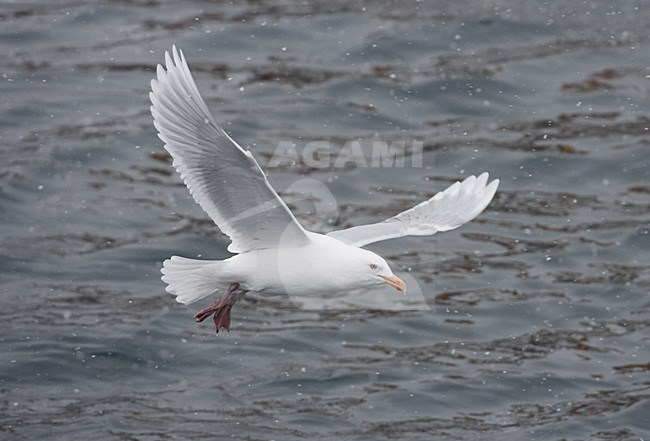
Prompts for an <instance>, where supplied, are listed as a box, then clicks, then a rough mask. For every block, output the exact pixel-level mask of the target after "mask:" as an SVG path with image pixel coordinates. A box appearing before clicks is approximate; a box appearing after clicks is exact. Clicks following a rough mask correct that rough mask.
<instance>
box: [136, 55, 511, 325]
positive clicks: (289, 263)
mask: <svg viewBox="0 0 650 441" xmlns="http://www.w3.org/2000/svg"><path fill="white" fill-rule="evenodd" d="M165 65H166V66H165V67H163V66H161V65H158V68H157V78H156V79H153V80H152V81H151V92H150V94H149V96H150V98H151V103H152V106H151V113H152V115H153V119H154V125H155V127H156V129H157V130H158V136H159V137H160V139H161V140H162V141H163V142H164V143H165V149H166V150H167V151H168V152H169V154H170V155H171V157H172V158H173V166H174V167H175V168H176V170H177V171H178V173H179V174H180V175H181V178H182V179H183V182H184V183H185V185H186V186H187V188H188V189H189V191H190V193H191V195H192V197H193V198H194V200H195V201H196V202H197V203H198V204H199V205H200V206H201V208H203V210H204V211H205V212H206V213H207V214H208V216H210V217H211V218H212V220H213V221H214V222H215V224H217V226H218V227H219V228H220V229H221V231H222V232H223V233H225V234H226V235H228V237H229V238H230V240H231V243H230V245H229V246H228V251H230V252H232V253H234V256H232V257H230V258H228V259H225V260H195V259H188V258H184V257H179V256H173V257H172V258H170V259H168V260H166V261H165V262H164V263H163V268H162V270H161V271H162V274H163V276H162V280H163V281H164V282H165V283H166V284H167V288H166V290H167V292H169V293H171V294H173V295H175V296H176V301H178V302H180V303H183V304H190V303H193V302H196V301H198V300H200V299H203V298H205V297H208V296H210V295H211V294H214V293H215V292H222V293H223V294H222V295H221V296H220V297H219V298H218V299H217V300H215V301H214V302H212V303H210V304H209V305H208V306H207V307H205V308H204V309H202V310H201V311H199V312H198V313H197V314H196V315H195V316H194V317H195V318H196V320H197V321H199V322H201V321H203V320H205V319H206V318H208V317H210V316H213V319H214V324H215V327H216V330H217V333H218V332H219V329H221V328H224V329H226V330H230V312H231V309H232V306H233V305H234V304H235V302H237V301H238V300H239V299H240V298H241V297H242V296H243V295H244V294H245V293H247V292H248V291H253V292H257V293H262V294H264V293H273V294H284V293H287V294H291V293H301V294H306V295H316V296H318V295H326V294H328V293H332V292H341V291H349V290H357V289H372V288H373V287H375V288H376V287H379V286H384V284H388V285H390V286H391V287H393V288H395V289H396V290H397V291H399V292H401V293H404V294H405V293H406V283H404V281H403V280H402V279H400V278H399V277H397V276H396V275H395V274H393V272H392V271H391V269H390V267H389V266H388V264H387V263H386V261H385V260H384V259H383V258H381V257H380V256H378V255H377V254H375V253H373V252H371V251H369V250H365V249H363V248H362V247H363V246H364V245H368V244H371V243H373V242H378V241H382V240H386V239H392V238H397V237H403V236H427V235H431V234H434V233H436V232H438V231H448V230H452V229H454V228H457V227H459V226H461V225H462V224H464V223H466V222H469V221H470V220H472V219H474V218H475V217H476V216H478V215H479V213H481V212H482V211H483V210H484V209H485V207H486V206H487V205H488V204H489V203H490V201H491V200H492V198H493V196H494V194H495V192H496V190H497V186H498V185H499V180H498V179H495V180H493V181H492V182H490V183H489V184H488V174H487V173H483V174H481V175H480V176H479V177H475V176H470V177H468V178H466V179H465V180H464V181H463V182H456V183H455V184H453V185H451V186H450V187H449V188H447V189H446V190H444V191H442V192H440V193H437V194H436V195H435V196H433V197H432V198H431V199H429V200H426V201H424V202H421V203H420V204H418V205H416V206H415V207H413V208H411V209H409V210H406V211H404V212H402V213H400V214H398V215H396V216H394V217H391V218H390V219H387V220H385V221H383V222H378V223H374V224H369V225H361V226H357V227H352V228H348V229H345V230H339V231H332V232H330V233H327V234H319V233H314V232H311V231H307V230H305V229H304V228H303V227H302V226H301V225H300V223H299V222H298V221H297V220H296V218H295V217H294V215H293V214H292V213H291V211H290V210H289V208H288V207H287V205H286V204H285V203H284V201H283V200H282V199H281V198H280V196H278V194H277V192H276V191H275V190H274V189H273V187H271V184H270V183H269V181H268V180H267V178H266V175H265V174H264V172H263V171H262V169H261V168H260V166H259V164H258V163H257V161H256V160H255V158H254V157H253V155H252V154H251V153H250V152H249V151H248V150H244V149H243V148H241V147H240V146H239V145H238V144H237V143H236V142H235V141H234V140H233V139H232V138H231V137H230V136H228V134H227V133H226V132H225V131H224V130H223V128H221V126H220V125H219V124H217V122H216V121H215V120H214V118H213V117H212V115H211V114H210V111H209V110H208V108H207V106H206V104H205V101H204V100H203V98H202V97H201V94H200V93H199V90H198V88H197V87H196V84H195V82H194V79H193V77H192V74H191V73H190V70H189V67H188V65H187V62H186V61H185V57H184V55H183V52H182V51H178V50H177V49H176V46H174V47H173V48H172V54H171V55H170V54H169V53H168V52H165Z"/></svg>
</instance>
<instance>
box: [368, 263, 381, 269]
mask: <svg viewBox="0 0 650 441" xmlns="http://www.w3.org/2000/svg"><path fill="white" fill-rule="evenodd" d="M377 268H379V267H378V266H377V265H375V264H374V263H371V264H370V269H371V270H376V269H377Z"/></svg>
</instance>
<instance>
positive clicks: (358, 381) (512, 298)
mask: <svg viewBox="0 0 650 441" xmlns="http://www.w3.org/2000/svg"><path fill="white" fill-rule="evenodd" d="M101 3H103V2H96V3H92V2H85V1H57V2H45V1H43V2H36V1H27V2H2V3H0V48H1V50H0V66H1V69H0V94H1V95H0V97H1V99H0V104H1V106H0V158H1V160H0V220H1V224H2V230H1V235H0V278H1V280H2V284H1V289H2V297H1V305H0V320H1V321H2V323H3V327H2V333H1V336H0V345H1V346H0V348H1V349H0V351H1V354H2V356H1V357H0V438H1V439H3V440H34V439H69V440H87V439H101V440H188V439H239V440H270V439H275V440H301V439H318V440H330V439H331V440H378V439H396V440H429V439H439V440H466V439H471V440H473V439H484V440H587V439H595V440H626V441H627V440H640V439H649V438H650V416H649V415H650V376H649V372H650V353H649V348H648V346H649V343H650V330H649V328H650V297H649V288H650V259H649V257H650V253H649V249H650V234H648V230H649V225H650V179H649V178H650V173H649V169H648V164H649V163H650V68H649V65H648V60H650V44H649V43H650V38H649V37H650V34H649V33H648V29H650V7H648V6H649V5H648V3H647V2H643V1H629V2H622V1H621V2H609V1H603V0H598V1H587V2H582V1H565V2H552V4H551V5H547V4H544V3H543V2H536V1H532V0H527V1H526V0H525V1H523V2H520V1H517V2H515V1H485V2H484V1H472V2H458V1H436V2H397V1H395V2H391V1H382V2H368V3H359V2H345V1H334V2H329V1H327V2H326V1H317V2H287V1H274V0H268V1H267V0H263V1H254V2H253V1H251V2H242V3H237V4H234V5H226V4H224V5H220V4H215V3H213V2H197V1H193V2H182V3H181V2H164V1H155V0H154V1H135V0H133V1H117V2H110V3H109V2H106V3H107V4H106V5H103V6H102V5H101ZM173 43H175V44H177V45H178V46H179V47H181V48H182V49H183V50H184V51H185V54H186V56H187V58H188V60H189V62H190V66H191V67H192V69H193V71H194V73H195V77H196V79H197V82H198V83H199V88H200V89H201V90H202V92H203V93H204V95H205V97H206V100H207V102H208V105H209V106H210V108H211V109H212V111H213V113H214V114H215V116H216V117H217V119H218V120H219V121H221V122H223V124H224V126H225V127H226V129H227V130H228V131H230V132H231V133H232V135H233V136H234V137H235V138H236V139H238V140H239V141H240V143H241V144H242V145H245V146H248V147H250V149H251V150H252V151H253V152H254V154H255V155H256V157H257V158H258V160H259V161H260V163H261V164H262V165H263V166H265V165H266V164H267V163H268V161H269V159H270V158H271V157H272V155H273V153H274V151H275V149H276V147H277V146H278V144H279V143H280V142H283V141H292V142H295V143H296V144H297V145H298V146H301V145H304V144H305V143H307V142H309V141H312V140H327V141H331V142H333V145H335V146H337V148H339V149H340V148H341V146H342V145H343V144H344V143H345V142H346V141H348V140H353V139H358V138H360V139H372V138H380V139H385V140H394V139H416V140H421V141H422V142H423V150H424V153H423V158H422V159H423V165H422V167H411V166H407V167H401V168H400V167H389V168H372V167H345V168H334V167H332V168H327V169H319V168H310V167H307V166H304V167H301V166H300V164H290V163H289V162H288V161H284V162H283V163H282V164H280V166H278V167H269V168H267V170H268V173H269V179H270V180H271V182H272V183H273V184H274V185H275V186H276V188H278V189H279V190H284V189H288V188H289V189H291V188H292V187H291V186H292V184H294V183H296V182H303V181H300V180H304V179H306V178H309V179H316V180H318V181H321V182H322V183H323V184H325V185H326V187H327V189H328V190H329V192H331V194H332V195H333V196H334V198H335V200H336V202H337V204H338V221H337V225H336V226H337V227H344V226H348V225H355V224H362V223H366V222H374V221H379V220H382V219H384V218H386V217H388V216H390V215H393V214H395V213H397V212H399V211H400V210H401V209H404V208H406V207H408V206H410V205H413V204H414V203H415V202H417V201H419V200H422V199H424V198H426V197H428V196H431V195H432V194H434V193H435V192H436V191H438V190H441V189H443V188H445V187H446V186H447V185H449V183H450V182H452V181H453V180H456V179H460V178H463V177H465V176H467V175H469V174H475V173H480V172H482V171H489V172H490V173H491V175H492V176H494V177H499V178H501V186H500V191H499V192H498V193H497V195H496V198H495V200H494V201H493V203H492V204H491V205H490V206H489V207H488V209H487V210H486V212H485V213H483V214H482V215H481V216H480V217H479V218H478V219H477V220H476V221H474V222H472V223H470V224H468V225H466V226H464V227H462V228H460V229H458V230H455V231H452V232H449V233H445V234H440V235H436V236H433V237H430V238H426V239H420V238H406V239H401V240H394V241H389V242H384V243H379V244H376V245H374V246H372V247H371V248H372V249H373V250H375V251H377V252H379V253H380V254H382V255H384V256H386V257H388V258H389V259H390V262H391V263H392V265H393V266H394V267H395V268H400V269H402V270H405V271H410V275H411V276H412V277H413V278H414V280H417V281H418V283H419V285H420V287H421V289H422V292H423V295H424V298H425V299H426V302H427V304H428V306H429V307H430V309H426V308H425V309H424V310H420V311H385V310H382V309H373V308H357V309H355V308H352V309H349V310H345V311H335V310H334V311H322V310H321V311H319V310H306V309H304V308H299V307H296V306H294V305H293V304H292V303H291V302H290V301H289V299H286V298H282V297H272V298H262V297H259V296H248V298H245V299H244V300H243V301H242V302H240V303H239V304H238V305H237V306H236V307H235V309H234V313H233V329H232V331H231V332H230V333H229V334H227V333H224V334H220V335H218V336H215V335H214V330H213V328H212V327H211V324H210V323H203V324H200V325H197V324H196V323H194V321H193V319H192V315H193V314H194V312H195V311H196V310H197V309H198V308H199V306H200V305H192V306H191V307H184V306H182V305H180V304H177V303H175V302H174V299H173V298H172V297H171V296H169V295H168V294H166V293H165V292H164V286H163V284H162V282H161V281H160V280H159V268H160V262H161V261H162V260H164V259H165V258H167V257H168V256H170V255H171V254H180V255H184V256H189V257H197V256H203V257H205V258H215V259H220V258H224V257H226V256H227V255H228V253H227V251H226V246H227V245H228V239H227V238H226V237H225V236H223V235H222V234H221V233H219V231H218V230H217V229H216V228H215V227H214V226H213V225H212V224H211V222H210V221H209V219H208V218H207V216H206V215H205V214H204V213H203V212H202V211H201V210H200V208H199V207H198V206H197V205H196V204H195V203H194V202H193V201H192V200H191V199H190V197H189V195H188V192H187V190H186V189H185V187H184V186H183V185H182V183H181V182H180V179H179V177H178V176H177V175H176V173H175V172H173V169H172V168H171V166H170V164H169V162H168V157H167V156H166V154H165V152H164V150H163V148H162V144H161V142H160V141H158V139H157V138H156V136H155V131H154V128H153V125H152V119H151V116H150V114H149V102H148V91H149V81H150V79H151V78H152V77H153V76H154V74H155V65H156V63H158V62H161V61H162V60H163V53H164V51H165V50H167V49H169V48H170V47H171V45H172V44H173ZM335 151H336V150H335ZM407 159H408V158H407ZM294 193H295V192H294ZM293 196H294V198H297V196H296V195H295V194H294V195H293ZM291 197H292V195H291V192H289V194H288V199H289V200H291ZM294 205H295V206H296V208H297V209H298V211H301V212H302V215H301V219H302V221H303V223H304V224H305V225H306V226H308V227H310V228H316V229H320V230H324V229H327V228H329V226H328V225H327V222H326V221H327V219H323V218H322V216H319V215H318V214H319V213H318V212H316V213H310V212H308V208H309V207H308V206H307V208H305V207H302V209H301V204H300V203H299V202H296V203H295V204H294ZM302 205H305V204H302ZM307 205H309V204H307Z"/></svg>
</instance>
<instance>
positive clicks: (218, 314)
mask: <svg viewBox="0 0 650 441" xmlns="http://www.w3.org/2000/svg"><path fill="white" fill-rule="evenodd" d="M237 288H239V283H231V284H230V286H229V287H228V290H227V291H226V292H225V293H224V294H223V295H222V296H221V297H219V298H218V299H217V300H215V301H214V302H212V303H210V304H209V305H208V306H206V307H205V308H203V309H202V310H200V311H199V312H198V313H197V314H196V315H195V316H194V318H195V319H196V321H197V322H202V321H203V320H205V319H206V318H208V317H210V316H211V315H212V314H214V325H215V326H216V328H217V334H218V333H219V329H220V328H225V329H226V330H228V331H229V330H230V310H231V309H232V305H234V304H235V302H236V301H237V300H239V299H240V298H241V297H242V296H243V295H244V293H245V292H246V291H242V292H240V293H237V294H235V291H236V290H237Z"/></svg>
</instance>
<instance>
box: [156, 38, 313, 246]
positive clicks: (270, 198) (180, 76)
mask: <svg viewBox="0 0 650 441" xmlns="http://www.w3.org/2000/svg"><path fill="white" fill-rule="evenodd" d="M172 53H173V60H172V57H171V56H170V55H169V53H168V52H165V64H166V68H167V70H165V69H164V68H163V67H162V66H161V65H158V71H157V76H158V78H157V79H154V80H151V90H152V92H151V93H150V94H149V97H150V98H151V102H152V104H153V105H152V106H151V114H152V115H153V118H154V125H155V127H156V129H157V130H158V136H159V137H160V139H162V141H163V142H164V143H165V149H166V150H167V151H168V152H169V154H170V155H171V156H172V158H173V159H174V163H173V165H174V167H176V170H177V171H178V172H179V173H180V175H181V178H182V179H183V181H184V182H185V185H187V188H188V189H189V190H190V193H191V194H192V197H194V200H195V201H196V202H197V203H198V204H199V205H200V206H201V208H203V210H204V211H205V212H206V213H207V214H208V215H209V216H210V217H211V218H212V220H213V221H214V222H215V223H216V224H217V226H218V227H219V228H220V229H221V231H223V232H224V233H225V234H227V235H228V236H229V237H230V239H231V240H232V243H231V244H230V246H229V247H228V250H229V251H231V252H235V253H241V252H245V251H250V250H254V249H262V248H271V247H276V246H277V245H278V243H279V241H280V238H282V240H283V241H284V240H287V241H292V242H296V243H300V242H302V241H304V242H307V241H308V240H309V239H308V237H307V235H306V234H305V230H304V229H303V228H302V226H300V224H299V223H298V221H297V220H296V218H295V217H294V216H293V214H291V212H290V211H289V208H288V207H287V206H286V204H285V203H284V202H283V201H282V199H280V197H279V196H278V194H277V193H276V192H275V190H273V187H271V184H269V182H268V180H267V179H266V176H265V175H264V172H263V171H262V169H261V168H260V166H259V164H258V163H257V161H255V158H253V155H251V153H250V152H248V151H246V150H244V149H242V148H241V147H240V146H239V145H237V143H236V142H235V141H233V140H232V138H230V136H228V134H226V132H225V131H224V130H223V129H222V128H221V127H220V126H219V125H218V124H217V123H216V122H215V120H214V118H213V117H212V115H211V114H210V111H209V110H208V108H207V106H206V105H205V102H204V101H203V98H202V97H201V94H200V93H199V90H198V89H197V87H196V84H195V83H194V79H193V78H192V74H191V73H190V70H189V67H188V66H187V63H186V61H185V57H184V56H183V52H179V51H177V50H176V46H174V47H173V49H172Z"/></svg>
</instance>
